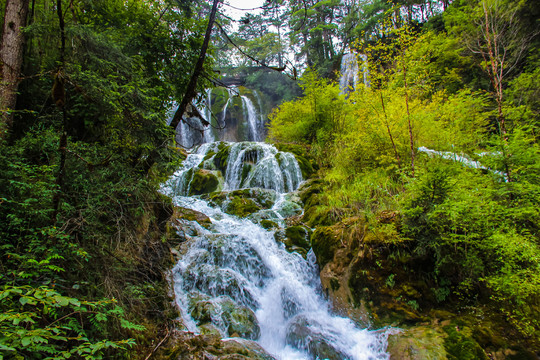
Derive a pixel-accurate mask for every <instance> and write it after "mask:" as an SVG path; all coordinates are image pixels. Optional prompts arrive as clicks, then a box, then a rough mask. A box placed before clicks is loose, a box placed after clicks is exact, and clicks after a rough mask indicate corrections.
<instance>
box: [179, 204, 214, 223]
mask: <svg viewBox="0 0 540 360" xmlns="http://www.w3.org/2000/svg"><path fill="white" fill-rule="evenodd" d="M172 219H180V220H187V221H196V222H198V223H199V224H200V225H201V226H203V227H205V228H208V227H209V226H210V225H211V224H212V221H211V220H210V218H209V217H208V216H206V215H205V214H203V213H202V212H199V211H196V210H192V209H188V208H183V207H179V206H177V207H175V208H174V213H173V216H172Z"/></svg>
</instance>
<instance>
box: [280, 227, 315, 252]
mask: <svg viewBox="0 0 540 360" xmlns="http://www.w3.org/2000/svg"><path fill="white" fill-rule="evenodd" d="M311 233H312V231H311V229H310V228H308V227H307V226H303V225H296V226H290V227H288V228H286V229H285V236H286V238H287V240H286V241H289V242H290V243H291V245H296V246H299V247H302V248H304V249H309V248H310V247H311V239H310V238H311Z"/></svg>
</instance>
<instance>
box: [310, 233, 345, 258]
mask: <svg viewBox="0 0 540 360" xmlns="http://www.w3.org/2000/svg"><path fill="white" fill-rule="evenodd" d="M340 245H341V241H340V238H339V236H338V234H336V230H335V229H334V228H333V227H330V226H321V227H319V228H317V229H316V230H315V231H314V232H313V234H312V235H311V247H312V248H313V252H314V253H315V256H316V257H317V263H318V264H319V267H320V268H321V269H322V268H323V267H324V266H325V265H326V264H328V263H329V262H330V261H332V259H333V258H334V253H335V251H336V250H337V249H338V248H339V247H340Z"/></svg>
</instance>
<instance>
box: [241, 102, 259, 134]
mask: <svg viewBox="0 0 540 360" xmlns="http://www.w3.org/2000/svg"><path fill="white" fill-rule="evenodd" d="M241 98H242V104H243V107H244V119H246V121H247V123H248V126H249V134H248V139H247V140H248V141H262V140H263V139H262V135H263V134H264V120H263V118H262V115H261V116H258V114H257V110H255V106H254V105H253V102H252V101H251V100H250V99H249V98H248V97H247V96H245V95H242V96H241Z"/></svg>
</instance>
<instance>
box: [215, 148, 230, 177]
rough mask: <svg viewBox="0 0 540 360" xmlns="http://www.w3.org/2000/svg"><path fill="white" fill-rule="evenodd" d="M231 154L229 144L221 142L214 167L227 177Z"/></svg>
mask: <svg viewBox="0 0 540 360" xmlns="http://www.w3.org/2000/svg"><path fill="white" fill-rule="evenodd" d="M230 152H231V147H230V146H229V145H228V144H227V143H224V142H221V143H219V145H218V152H217V153H216V154H215V156H214V160H213V161H214V165H215V166H216V168H217V169H218V170H220V171H221V173H222V174H223V175H224V176H225V175H226V171H227V164H228V161H229V154H230Z"/></svg>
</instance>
